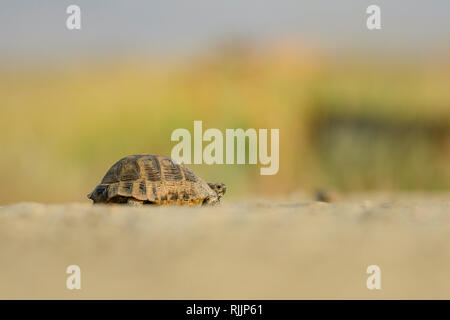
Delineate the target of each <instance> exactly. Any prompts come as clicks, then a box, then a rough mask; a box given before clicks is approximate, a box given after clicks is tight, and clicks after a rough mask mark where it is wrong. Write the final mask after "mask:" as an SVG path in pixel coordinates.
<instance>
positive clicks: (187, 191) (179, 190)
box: [88, 154, 218, 204]
mask: <svg viewBox="0 0 450 320" xmlns="http://www.w3.org/2000/svg"><path fill="white" fill-rule="evenodd" d="M88 198H89V199H91V200H93V201H94V203H129V202H130V200H133V201H134V200H136V201H137V202H141V203H144V204H147V203H148V204H204V203H209V202H214V201H218V195H217V193H216V192H215V191H214V190H213V189H211V187H210V186H209V185H208V183H206V182H205V181H204V180H202V179H201V178H199V177H198V176H197V175H196V174H195V173H194V172H192V171H191V170H190V169H189V168H187V167H185V166H184V165H182V164H178V163H176V162H175V161H174V160H172V159H170V158H167V157H164V156H157V155H151V154H139V155H132V156H127V157H125V158H123V159H120V160H119V161H118V162H116V163H115V164H114V165H113V166H112V167H111V168H110V169H109V170H108V172H107V173H106V175H105V176H104V177H103V180H102V181H101V183H100V184H99V185H98V186H97V187H96V188H95V189H94V191H93V192H92V193H90V194H89V195H88Z"/></svg>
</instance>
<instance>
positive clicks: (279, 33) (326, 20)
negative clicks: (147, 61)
mask: <svg viewBox="0 0 450 320" xmlns="http://www.w3.org/2000/svg"><path fill="white" fill-rule="evenodd" d="M70 4H76V5H78V6H80V7H81V21H82V30H80V31H69V30H67V29H66V25H65V21H66V19H67V16H68V15H67V14H66V8H67V6H68V5H70ZM370 4H377V5H379V6H380V7H381V21H382V29H381V30H377V31H369V30H367V28H366V18H367V14H366V13H365V11H366V8H367V6H368V5H370ZM233 37H236V38H241V39H250V40H251V41H254V42H257V43H263V44H264V43H266V42H267V43H270V42H271V41H276V40H277V39H283V38H290V39H295V40H296V41H297V40H298V41H299V43H301V42H307V43H310V44H314V45H317V46H319V47H322V48H324V49H325V50H328V51H329V52H334V51H336V52H338V51H339V50H351V48H361V49H364V50H367V51H380V52H383V51H392V52H397V53H402V54H422V53H430V52H431V53H433V52H438V53H439V52H443V51H445V50H448V49H449V48H450V1H447V0H427V1H425V0H390V1H389V0H388V1H378V0H377V1H373V0H372V1H366V0H353V1H349V0H341V1H337V0H317V1H301V0H271V1H265V0H220V1H219V0H170V1H169V0H159V1H154V0H153V1H152V0H127V1H125V0H124V1H120V0H71V1H66V0H53V1H49V0H39V1H36V0H0V58H2V59H9V58H13V59H25V60H26V59H50V60H51V59H54V58H61V57H66V56H71V55H84V56H89V55H92V54H105V53H110V54H122V53H123V54H130V53H131V54H139V53H146V52H153V53H163V54H168V55H183V54H184V53H186V52H192V51H196V50H202V49H203V48H208V47H210V46H211V45H214V44H218V43H220V41H221V40H223V39H230V38H233Z"/></svg>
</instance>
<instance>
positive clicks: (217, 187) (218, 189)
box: [208, 182, 227, 200]
mask: <svg viewBox="0 0 450 320" xmlns="http://www.w3.org/2000/svg"><path fill="white" fill-rule="evenodd" d="M208 186H209V187H210V188H211V189H212V190H213V191H214V192H215V193H216V194H217V198H218V199H219V200H220V198H222V197H223V195H224V194H225V192H226V191H227V186H226V185H225V184H223V183H214V182H208Z"/></svg>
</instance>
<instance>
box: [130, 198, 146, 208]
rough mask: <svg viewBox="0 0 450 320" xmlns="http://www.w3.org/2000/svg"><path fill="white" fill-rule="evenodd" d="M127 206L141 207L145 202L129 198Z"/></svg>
mask: <svg viewBox="0 0 450 320" xmlns="http://www.w3.org/2000/svg"><path fill="white" fill-rule="evenodd" d="M127 204H128V205H130V206H133V207H141V206H143V205H144V201H142V200H137V199H135V198H128V201H127Z"/></svg>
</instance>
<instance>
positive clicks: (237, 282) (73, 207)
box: [0, 194, 450, 299]
mask: <svg viewBox="0 0 450 320" xmlns="http://www.w3.org/2000/svg"><path fill="white" fill-rule="evenodd" d="M449 243H450V195H448V194H440V195H408V196H386V195H379V196H378V195H370V196H358V197H355V198H354V199H353V198H349V199H346V200H345V201H342V202H337V203H331V204H328V203H319V202H303V201H295V199H294V200H293V199H290V200H288V201H268V200H254V201H248V202H234V203H233V202H231V203H230V202H228V203H227V202H225V203H224V204H223V205H221V206H220V207H214V208H175V207H173V208H172V207H146V208H132V207H126V206H92V205H89V204H62V205H45V204H35V203H19V204H14V205H8V206H4V207H2V208H0V298H2V299H5V298H7V299H9V298H43V299H46V298H62V299H72V298H73V299H80V298H86V299H91V298H123V299H128V298H136V299H144V298H145V299H188V298H189V299H196V298H205V299H207V298H208V299H209V298H217V299H219V298H224V299H227V298H230V299H237V298H239V299H304V298H306V299H308V298H325V299H329V298H344V299H347V298H358V299H360V298H363V299H366V298H368V299H371V298H374V299H379V298H383V299H386V298H387V299H389V298H425V299H426V298H447V299H449V298H450V246H449ZM69 265H78V266H79V267H80V268H81V283H82V288H81V290H68V289H67V288H66V278H67V277H68V276H69V275H68V274H66V268H67V266H69ZM369 265H378V266H379V267H380V268H381V283H382V288H381V290H368V289H367V287H366V280H367V277H368V275H367V274H366V268H367V267H368V266H369Z"/></svg>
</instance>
